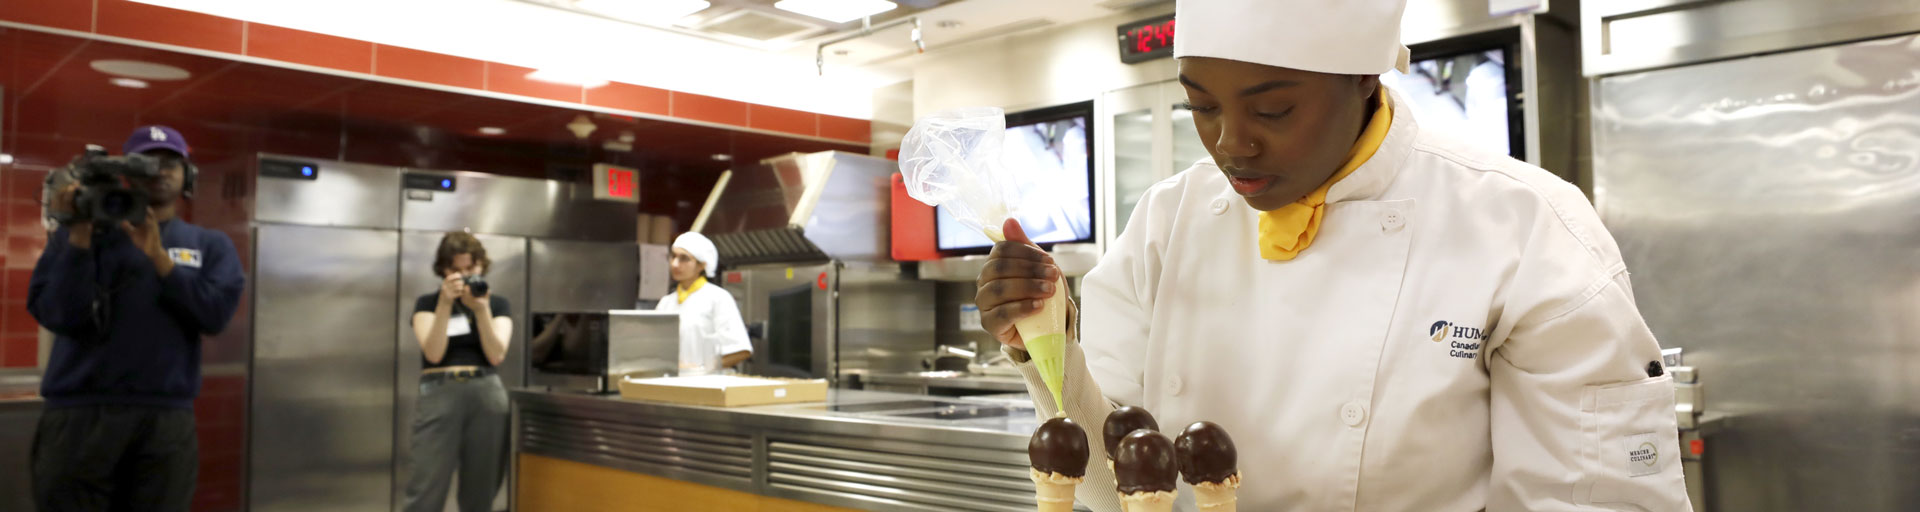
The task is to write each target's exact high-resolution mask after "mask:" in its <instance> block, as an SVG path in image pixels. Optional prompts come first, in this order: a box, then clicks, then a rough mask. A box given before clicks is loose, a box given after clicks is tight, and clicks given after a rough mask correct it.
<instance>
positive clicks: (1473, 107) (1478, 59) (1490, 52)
mask: <svg viewBox="0 0 1920 512" xmlns="http://www.w3.org/2000/svg"><path fill="white" fill-rule="evenodd" d="M1504 36H1505V34H1504V33H1495V34H1488V35H1483V36H1481V37H1476V38H1468V39H1466V40H1459V41H1448V42H1444V43H1440V44H1437V45H1422V47H1420V48H1416V49H1415V50H1414V58H1413V61H1412V62H1411V65H1409V66H1408V71H1409V72H1408V73H1406V74H1401V73H1399V72H1397V71H1389V72H1387V73H1386V74H1383V75H1380V82H1381V83H1383V84H1386V86H1387V87H1389V88H1391V89H1393V90H1395V91H1399V93H1400V97H1402V98H1405V99H1406V100H1407V103H1410V104H1411V105H1410V106H1411V107H1412V108H1413V112H1414V116H1416V118H1417V119H1419V123H1420V128H1421V129H1423V130H1441V131H1444V132H1447V133H1452V134H1455V136H1456V137H1459V138H1460V139H1462V140H1464V141H1466V142H1467V143H1468V144H1472V145H1475V146H1477V147H1479V148H1481V149H1484V150H1487V151H1492V152H1496V153H1501V154H1506V155H1511V156H1513V157H1514V158H1520V159H1525V158H1526V151H1525V150H1526V144H1525V141H1526V139H1525V137H1524V136H1523V132H1522V131H1521V130H1520V125H1521V124H1522V123H1521V122H1520V120H1521V117H1520V108H1521V107H1520V101H1519V98H1520V95H1519V93H1520V90H1519V88H1520V86H1519V77H1520V72H1519V65H1518V63H1516V62H1514V60H1513V57H1515V56H1516V54H1515V53H1514V52H1513V51H1512V48H1513V45H1512V44H1511V43H1509V42H1508V41H1507V38H1506V37H1504Z"/></svg>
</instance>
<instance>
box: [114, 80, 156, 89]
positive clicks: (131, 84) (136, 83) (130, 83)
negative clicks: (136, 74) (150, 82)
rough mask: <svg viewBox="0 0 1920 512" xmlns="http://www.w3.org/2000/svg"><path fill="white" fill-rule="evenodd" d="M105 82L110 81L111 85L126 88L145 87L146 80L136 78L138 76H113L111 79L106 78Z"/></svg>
mask: <svg viewBox="0 0 1920 512" xmlns="http://www.w3.org/2000/svg"><path fill="white" fill-rule="evenodd" d="M107 82H108V83H112V84H113V85H118V86H121V87H125V88H128V89H145V88H147V81H146V80H141V79H138V78H115V79H112V80H108V81H107Z"/></svg>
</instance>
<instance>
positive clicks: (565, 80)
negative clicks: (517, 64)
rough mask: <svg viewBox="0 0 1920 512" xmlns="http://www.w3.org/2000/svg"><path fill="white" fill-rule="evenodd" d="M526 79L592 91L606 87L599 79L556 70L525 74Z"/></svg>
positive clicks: (604, 82)
mask: <svg viewBox="0 0 1920 512" xmlns="http://www.w3.org/2000/svg"><path fill="white" fill-rule="evenodd" d="M527 79H528V80H532V81H535V82H546V83H550V84H561V85H578V86H581V87H585V88H588V89H592V88H595V87H604V86H606V85H607V81H606V80H604V79H600V78H594V77H592V76H589V75H587V74H586V73H579V72H573V71H562V70H557V69H542V70H539V71H534V72H532V73H527Z"/></svg>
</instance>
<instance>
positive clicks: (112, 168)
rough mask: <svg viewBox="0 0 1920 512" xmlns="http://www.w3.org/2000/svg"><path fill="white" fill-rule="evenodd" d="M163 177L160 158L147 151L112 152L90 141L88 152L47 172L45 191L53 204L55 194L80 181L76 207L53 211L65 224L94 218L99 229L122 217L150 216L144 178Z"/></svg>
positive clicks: (139, 218)
mask: <svg viewBox="0 0 1920 512" xmlns="http://www.w3.org/2000/svg"><path fill="white" fill-rule="evenodd" d="M159 177H160V159H158V158H154V157H151V156H146V155H126V156H108V155H107V150H106V149H104V148H101V147H100V146H94V145H88V146H87V152H86V153H85V154H82V155H80V157H79V158H75V159H74V160H73V163H70V164H68V165H67V166H66V167H65V168H62V169H60V170H58V171H54V172H53V173H51V174H49V175H47V181H46V189H45V190H44V191H43V192H42V194H44V196H45V200H46V201H47V202H48V203H49V204H51V202H52V200H53V198H54V196H56V195H57V194H59V193H60V191H61V189H64V188H66V187H67V185H68V184H72V183H76V182H77V183H79V184H80V189H79V190H76V191H74V194H73V211H70V212H49V213H51V214H52V216H53V219H54V220H57V221H60V223H62V224H68V223H74V222H87V221H94V228H95V229H96V230H104V229H108V228H112V227H113V226H115V225H117V224H119V223H120V222H122V221H125V222H131V223H140V222H145V221H146V220H147V206H148V205H149V204H152V202H153V198H152V197H151V196H149V195H148V193H147V188H146V187H145V186H144V185H145V183H142V182H144V181H148V180H153V179H156V178H159Z"/></svg>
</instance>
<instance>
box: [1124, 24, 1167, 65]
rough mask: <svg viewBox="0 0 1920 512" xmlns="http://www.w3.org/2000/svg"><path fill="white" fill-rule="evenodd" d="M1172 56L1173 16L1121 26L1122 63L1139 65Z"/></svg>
mask: <svg viewBox="0 0 1920 512" xmlns="http://www.w3.org/2000/svg"><path fill="white" fill-rule="evenodd" d="M1172 55H1173V15H1172V14H1168V15H1166V16H1161V17H1158V18H1149V19H1144V20H1140V21H1136V22H1133V23H1127V24H1124V25H1120V62H1125V63H1127V64H1137V63H1141V62H1146V61H1150V60H1154V59H1158V58H1162V57H1168V56H1172Z"/></svg>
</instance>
